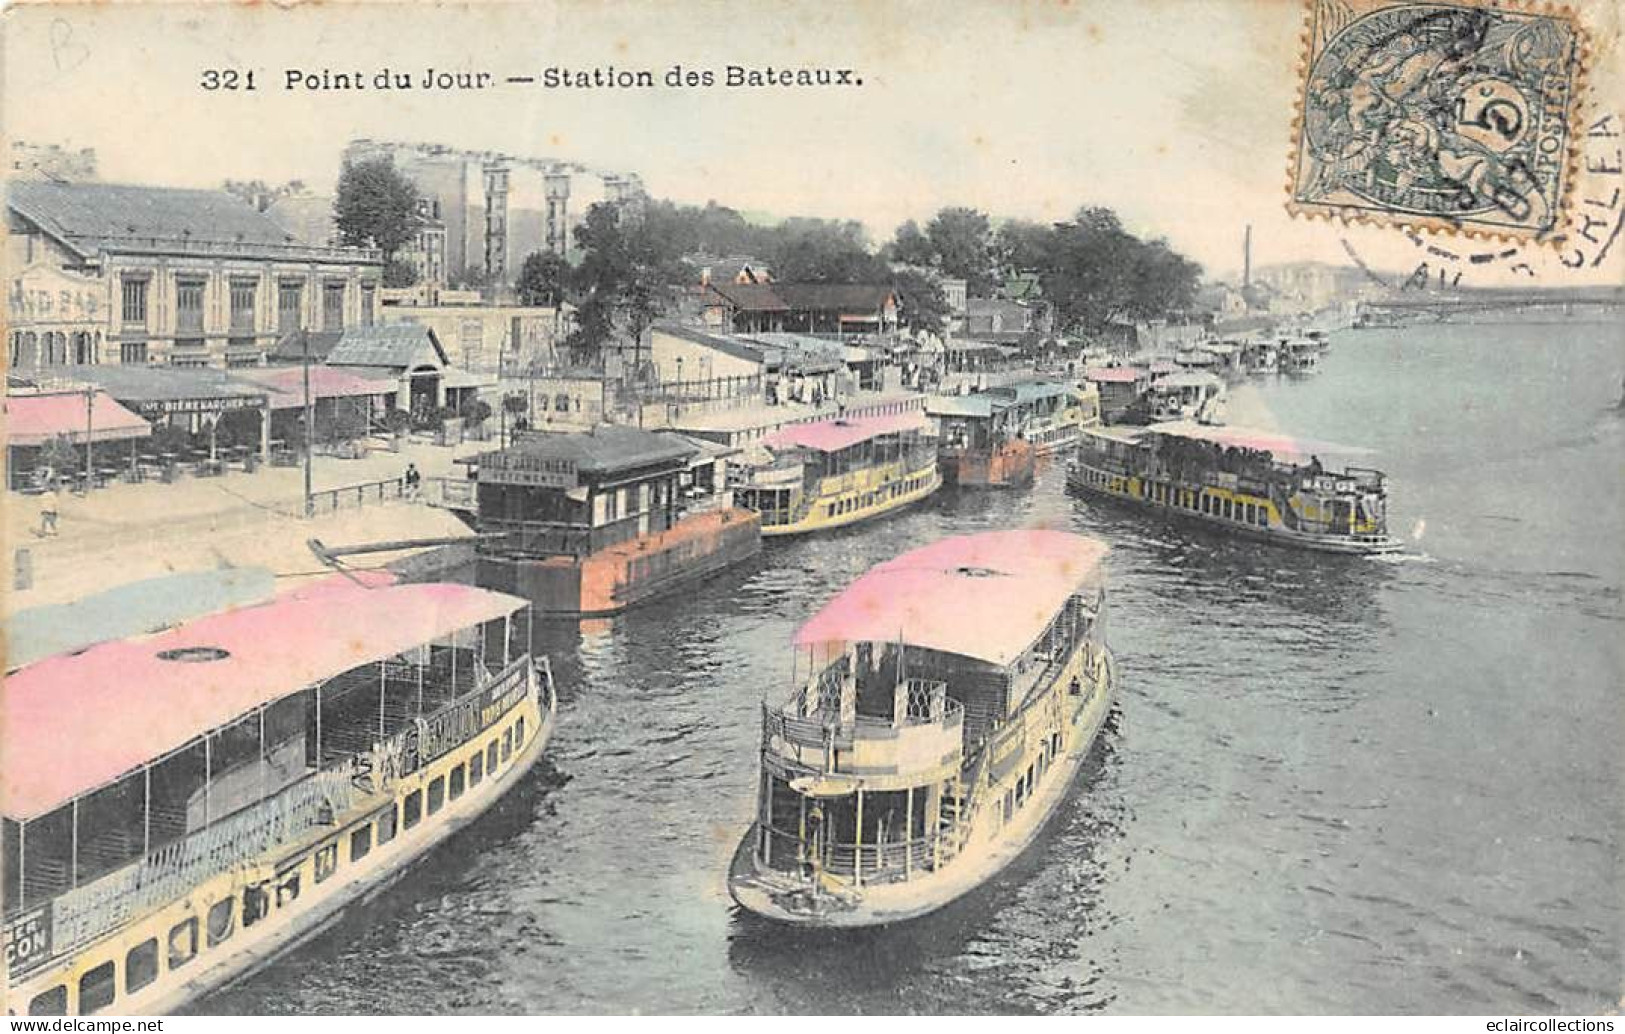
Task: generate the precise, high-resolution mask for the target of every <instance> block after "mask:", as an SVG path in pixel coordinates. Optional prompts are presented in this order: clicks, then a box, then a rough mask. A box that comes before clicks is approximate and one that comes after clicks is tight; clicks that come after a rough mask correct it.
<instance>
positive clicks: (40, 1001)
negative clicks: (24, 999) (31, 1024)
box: [28, 984, 68, 1016]
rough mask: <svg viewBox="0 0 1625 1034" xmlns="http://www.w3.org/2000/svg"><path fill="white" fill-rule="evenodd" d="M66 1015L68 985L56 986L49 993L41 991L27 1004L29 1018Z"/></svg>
mask: <svg viewBox="0 0 1625 1034" xmlns="http://www.w3.org/2000/svg"><path fill="white" fill-rule="evenodd" d="M67 1014H68V985H67V984H58V985H56V986H55V987H53V988H51V989H50V990H49V991H41V992H40V993H39V994H37V995H35V996H34V998H33V1000H32V1001H30V1002H29V1003H28V1015H30V1016H66V1015H67Z"/></svg>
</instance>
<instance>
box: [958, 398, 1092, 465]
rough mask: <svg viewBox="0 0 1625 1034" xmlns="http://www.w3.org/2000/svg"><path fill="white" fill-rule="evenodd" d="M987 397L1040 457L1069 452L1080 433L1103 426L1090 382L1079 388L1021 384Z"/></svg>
mask: <svg viewBox="0 0 1625 1034" xmlns="http://www.w3.org/2000/svg"><path fill="white" fill-rule="evenodd" d="M986 394H987V395H988V396H989V397H990V398H991V399H992V400H993V404H994V406H995V407H997V408H998V409H999V410H1000V412H1001V413H1002V414H1003V415H1004V416H1005V419H1006V420H1007V421H1008V422H1009V423H1010V424H1012V425H1013V426H1014V427H1015V428H1016V430H1017V433H1018V434H1019V435H1020V436H1021V437H1022V438H1023V439H1025V440H1026V441H1027V442H1029V443H1030V444H1031V445H1032V447H1033V452H1035V453H1036V454H1037V455H1038V456H1039V457H1044V456H1052V455H1054V454H1056V453H1058V452H1063V451H1064V452H1070V451H1071V450H1072V447H1073V446H1075V445H1076V444H1077V442H1078V432H1079V431H1080V430H1081V429H1082V428H1083V427H1084V426H1086V425H1089V424H1097V423H1099V422H1100V393H1099V391H1098V390H1097V389H1096V388H1095V386H1094V385H1093V384H1090V383H1087V382H1085V383H1084V384H1083V386H1081V387H1079V386H1075V385H1072V384H1067V383H1065V382H1064V381H1057V380H1035V381H1018V382H1016V383H1014V384H1005V385H1001V386H999V387H996V388H989V389H988V390H987V392H986Z"/></svg>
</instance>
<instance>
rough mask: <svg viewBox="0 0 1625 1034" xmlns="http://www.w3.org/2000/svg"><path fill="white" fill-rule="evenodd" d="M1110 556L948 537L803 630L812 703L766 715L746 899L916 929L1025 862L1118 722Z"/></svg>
mask: <svg viewBox="0 0 1625 1034" xmlns="http://www.w3.org/2000/svg"><path fill="white" fill-rule="evenodd" d="M1105 553H1106V547H1105V545H1104V544H1103V543H1101V542H1099V541H1097V540H1094V539H1090V538H1085V537H1083V536H1080V535H1074V534H1070V533H1067V532H1059V531H1038V530H1034V531H999V532H988V533H985V534H979V535H965V536H958V537H954V538H948V539H943V540H941V541H938V542H935V543H932V544H931V545H928V546H924V547H922V548H920V549H916V550H913V551H911V552H908V553H905V554H903V555H901V556H899V557H896V558H895V559H893V560H889V561H887V562H885V563H883V564H880V565H878V566H877V567H874V568H871V569H870V570H869V572H868V573H867V574H865V575H863V576H862V577H861V578H859V579H858V580H857V581H855V582H853V583H852V584H851V585H850V586H849V587H848V588H847V589H846V590H845V591H843V592H842V593H841V594H840V595H838V596H837V597H835V599H833V600H831V601H830V602H829V603H828V604H827V605H825V607H824V608H823V609H822V610H820V611H819V612H818V613H817V614H816V615H814V616H813V618H812V619H811V620H809V621H808V622H807V623H806V624H805V625H803V626H802V627H801V629H800V630H799V631H798V632H797V633H796V636H795V648H796V668H795V670H794V671H793V672H792V673H791V682H792V686H793V689H792V690H791V692H790V693H789V695H788V696H787V697H786V698H784V699H782V700H779V701H776V702H773V703H768V704H764V705H763V709H762V739H761V750H760V765H761V770H760V776H759V783H758V791H757V807H756V818H755V821H754V823H753V824H752V826H751V828H750V830H749V831H748V832H747V833H746V834H745V836H744V837H743V839H742V840H741V842H740V844H739V847H738V849H737V851H736V852H735V854H734V858H733V863H732V865H731V867H730V870H729V878H728V886H729V891H730V892H731V894H732V895H733V898H734V900H735V901H736V902H738V903H739V904H740V905H741V906H743V907H744V908H746V909H748V910H749V911H751V912H754V913H757V914H759V915H762V916H766V917H768V918H771V919H776V920H779V921H782V922H786V923H793V924H799V925H810V926H832V927H839V926H868V925H875V924H880V923H889V922H896V921H899V920H904V919H909V918H912V917H915V916H919V915H923V914H925V913H927V912H930V911H933V910H935V909H937V908H940V907H942V906H943V905H946V904H947V903H949V902H950V901H953V900H954V899H956V898H958V897H960V896H961V895H964V894H966V893H967V892H969V891H971V890H973V889H974V888H975V887H977V886H979V885H980V884H982V883H983V882H985V881H986V880H987V879H989V878H990V877H992V876H993V875H994V874H995V873H997V872H998V871H1000V870H1001V869H1003V868H1004V867H1005V866H1006V865H1008V864H1009V863H1010V862H1011V861H1012V860H1014V859H1015V858H1016V857H1017V856H1018V855H1020V853H1021V852H1022V851H1023V850H1024V849H1025V848H1026V847H1027V845H1029V844H1030V843H1031V842H1032V841H1033V839H1034V838H1035V837H1036V836H1037V835H1038V832H1039V831H1040V830H1041V829H1042V828H1043V826H1044V824H1045V822H1046V821H1047V820H1048V819H1049V818H1050V816H1051V815H1053V814H1054V813H1055V811H1056V810H1057V808H1058V807H1059V806H1060V804H1061V802H1062V801H1063V800H1065V798H1066V796H1067V794H1068V792H1069V791H1070V790H1071V789H1072V787H1073V784H1074V783H1075V782H1076V778H1077V774H1078V772H1079V770H1080V767H1081V765H1082V762H1083V759H1084V758H1085V757H1086V756H1087V755H1088V754H1089V751H1090V749H1091V747H1092V745H1093V743H1094V742H1095V739H1096V737H1097V735H1098V733H1099V731H1100V729H1101V726H1102V724H1103V722H1104V721H1105V718H1106V715H1107V713H1108V712H1109V711H1110V708H1111V706H1112V698H1113V691H1114V685H1115V679H1116V675H1115V665H1114V662H1113V660H1112V655H1111V651H1110V649H1109V648H1108V647H1107V644H1106V639H1105V575H1104V570H1103V566H1102V561H1103V559H1104V556H1105Z"/></svg>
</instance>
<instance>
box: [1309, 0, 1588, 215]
mask: <svg viewBox="0 0 1625 1034" xmlns="http://www.w3.org/2000/svg"><path fill="white" fill-rule="evenodd" d="M1585 57H1586V53H1585V36H1584V33H1583V31H1582V29H1581V27H1580V26H1579V24H1578V23H1577V21H1576V19H1575V16H1574V14H1573V13H1572V12H1571V11H1569V10H1568V9H1566V8H1558V7H1547V8H1543V9H1536V8H1533V7H1531V8H1527V9H1525V8H1520V7H1512V6H1506V5H1501V4H1494V3H1489V2H1485V0H1453V2H1431V3H1416V2H1409V0H1310V10H1309V24H1308V28H1307V39H1306V45H1305V53H1304V60H1303V65H1302V82H1301V84H1300V89H1301V91H1302V92H1301V93H1300V96H1299V101H1298V104H1299V111H1298V118H1297V120H1296V122H1295V125H1294V128H1293V151H1292V164H1291V167H1290V169H1289V196H1288V200H1287V207H1288V208H1289V209H1290V210H1291V211H1293V212H1294V213H1298V214H1302V215H1311V216H1312V215H1324V216H1328V217H1332V218H1340V219H1344V220H1348V221H1363V222H1372V223H1379V224H1393V225H1404V226H1408V227H1413V228H1417V229H1431V230H1445V231H1456V232H1468V233H1475V234H1486V235H1492V236H1504V237H1512V238H1518V239H1542V238H1545V237H1546V236H1547V235H1548V234H1549V233H1551V232H1552V231H1553V230H1554V229H1556V228H1557V227H1559V226H1560V225H1562V221H1563V207H1564V204H1565V200H1566V197H1567V194H1568V190H1569V186H1570V180H1571V179H1572V178H1573V175H1574V168H1573V154H1572V146H1571V141H1572V139H1574V138H1575V127H1576V126H1577V125H1578V123H1579V117H1580V115H1579V106H1580V104H1581V103H1582V101H1583V92H1584V83H1583V73H1584V60H1585Z"/></svg>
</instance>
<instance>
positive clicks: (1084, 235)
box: [1040, 207, 1202, 333]
mask: <svg viewBox="0 0 1625 1034" xmlns="http://www.w3.org/2000/svg"><path fill="white" fill-rule="evenodd" d="M1045 250H1046V252H1047V254H1046V255H1045V257H1044V259H1043V263H1042V265H1041V267H1040V283H1041V285H1042V286H1043V289H1044V297H1045V298H1046V299H1048V300H1049V301H1051V302H1052V303H1053V304H1054V305H1055V310H1056V315H1057V316H1058V318H1059V322H1060V325H1061V328H1062V329H1066V330H1077V331H1082V332H1085V333H1088V332H1091V331H1096V330H1099V329H1101V328H1102V327H1104V326H1105V325H1107V324H1108V323H1112V322H1116V321H1119V320H1135V321H1139V320H1149V319H1160V318H1164V317H1167V316H1169V315H1171V314H1173V313H1178V312H1181V311H1184V310H1187V309H1189V308H1190V306H1191V305H1192V304H1193V302H1194V301H1195V298H1196V288H1197V284H1198V282H1199V281H1200V278H1201V275H1202V268H1201V267H1200V266H1198V265H1197V264H1196V263H1194V262H1192V261H1190V260H1189V259H1187V258H1185V257H1184V256H1183V255H1180V254H1179V253H1178V252H1176V251H1174V250H1173V249H1172V248H1170V247H1168V244H1167V242H1166V241H1161V240H1158V241H1143V240H1141V239H1140V238H1138V237H1135V236H1134V235H1133V234H1131V233H1129V232H1128V231H1127V230H1125V229H1123V225H1122V223H1121V222H1120V221H1119V220H1118V218H1117V213H1115V212H1113V211H1112V210H1111V209H1109V208H1098V207H1097V208H1087V207H1086V208H1082V209H1079V210H1078V214H1077V216H1076V217H1075V218H1074V219H1073V220H1072V221H1071V222H1069V223H1061V224H1059V225H1057V226H1056V227H1055V229H1054V230H1053V231H1052V233H1051V235H1050V239H1049V242H1048V246H1047V248H1046V249H1045Z"/></svg>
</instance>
